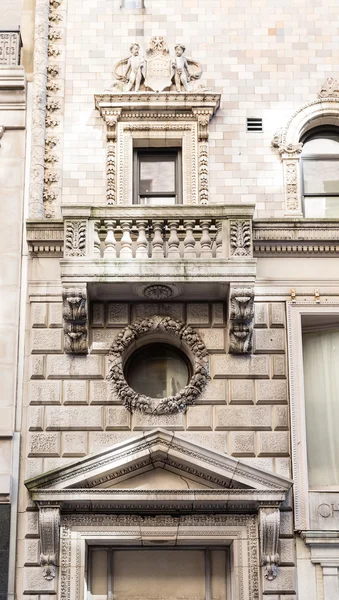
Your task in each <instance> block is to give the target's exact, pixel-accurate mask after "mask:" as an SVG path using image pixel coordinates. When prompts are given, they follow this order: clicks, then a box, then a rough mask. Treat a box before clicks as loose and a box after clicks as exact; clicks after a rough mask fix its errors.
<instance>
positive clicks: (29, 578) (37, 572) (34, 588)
mask: <svg viewBox="0 0 339 600" xmlns="http://www.w3.org/2000/svg"><path fill="white" fill-rule="evenodd" d="M55 585H56V580H55V579H51V580H48V579H45V578H44V577H43V575H42V568H41V567H27V568H26V569H25V581H24V593H27V592H31V593H32V592H33V593H46V592H51V591H54V590H55Z"/></svg>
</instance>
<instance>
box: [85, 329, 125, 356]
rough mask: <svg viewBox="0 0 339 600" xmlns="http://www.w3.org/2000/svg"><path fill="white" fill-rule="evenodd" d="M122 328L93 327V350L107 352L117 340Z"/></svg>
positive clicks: (94, 351)
mask: <svg viewBox="0 0 339 600" xmlns="http://www.w3.org/2000/svg"><path fill="white" fill-rule="evenodd" d="M119 333H120V329H117V330H114V329H113V330H112V329H93V331H92V350H91V351H92V352H93V353H97V352H98V353H103V354H107V352H108V351H109V349H110V347H111V346H112V344H113V343H114V342H115V340H116V338H117V336H118V335H119Z"/></svg>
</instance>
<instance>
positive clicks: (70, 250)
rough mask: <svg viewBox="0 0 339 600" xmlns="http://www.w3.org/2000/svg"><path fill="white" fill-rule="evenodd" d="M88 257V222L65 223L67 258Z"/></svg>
mask: <svg viewBox="0 0 339 600" xmlns="http://www.w3.org/2000/svg"><path fill="white" fill-rule="evenodd" d="M85 255H86V221H66V222H65V257H74V256H85Z"/></svg>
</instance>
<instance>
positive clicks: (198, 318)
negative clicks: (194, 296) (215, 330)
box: [187, 302, 210, 327]
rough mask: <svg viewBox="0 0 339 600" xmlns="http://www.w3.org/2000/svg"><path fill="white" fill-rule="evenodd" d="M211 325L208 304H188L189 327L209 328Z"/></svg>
mask: <svg viewBox="0 0 339 600" xmlns="http://www.w3.org/2000/svg"><path fill="white" fill-rule="evenodd" d="M209 324H210V311H209V305H208V303H207V302H204V303H198V302H194V303H188V304H187V325H192V327H203V326H205V327H208V326H209Z"/></svg>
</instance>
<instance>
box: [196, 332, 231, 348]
mask: <svg viewBox="0 0 339 600" xmlns="http://www.w3.org/2000/svg"><path fill="white" fill-rule="evenodd" d="M197 331H198V334H199V335H200V337H201V339H202V341H203V342H204V344H205V346H206V348H207V350H209V351H210V352H221V353H224V352H225V331H224V329H198V330H197Z"/></svg>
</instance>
